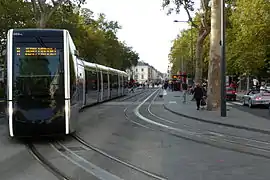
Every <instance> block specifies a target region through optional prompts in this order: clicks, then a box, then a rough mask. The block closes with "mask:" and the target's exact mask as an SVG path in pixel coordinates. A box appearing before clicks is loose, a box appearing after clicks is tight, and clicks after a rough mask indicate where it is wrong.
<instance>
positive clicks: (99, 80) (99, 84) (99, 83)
mask: <svg viewBox="0 0 270 180" xmlns="http://www.w3.org/2000/svg"><path fill="white" fill-rule="evenodd" d="M97 81H98V84H97V89H98V91H100V89H101V77H100V70H98V71H97Z"/></svg>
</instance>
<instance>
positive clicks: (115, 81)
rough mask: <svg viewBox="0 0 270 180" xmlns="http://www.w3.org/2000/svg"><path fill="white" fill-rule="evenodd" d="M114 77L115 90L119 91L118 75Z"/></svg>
mask: <svg viewBox="0 0 270 180" xmlns="http://www.w3.org/2000/svg"><path fill="white" fill-rule="evenodd" d="M113 77H114V88H115V89H118V83H119V82H118V75H117V74H114V75H113Z"/></svg>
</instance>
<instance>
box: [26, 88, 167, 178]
mask: <svg viewBox="0 0 270 180" xmlns="http://www.w3.org/2000/svg"><path fill="white" fill-rule="evenodd" d="M151 92H152V91H150V90H142V91H140V92H139V93H136V94H134V95H132V96H129V97H127V98H123V99H119V101H120V102H121V101H126V100H132V102H136V101H138V99H141V98H140V97H139V98H138V95H142V94H143V97H144V98H145V97H147V96H149V94H150V93H151ZM98 105H102V104H97V106H98ZM70 137H72V138H73V139H74V140H75V141H76V142H78V143H80V144H81V145H82V146H85V147H87V148H89V150H92V151H94V152H96V153H98V154H100V155H102V156H104V157H106V158H107V159H109V160H110V161H115V162H117V163H119V164H121V165H123V166H125V167H127V168H130V169H133V170H135V171H137V172H139V173H141V174H144V175H146V176H148V177H150V178H153V179H158V180H166V178H164V177H162V176H160V175H157V174H155V173H152V172H149V171H147V170H144V169H142V168H140V167H137V166H135V165H133V164H131V163H129V162H126V161H124V160H121V159H120V158H118V157H115V156H112V155H110V154H108V153H106V152H105V151H103V150H101V149H99V148H97V147H95V146H93V145H92V144H90V143H89V142H86V141H85V140H84V139H83V138H81V137H80V136H79V135H77V134H74V135H71V136H70ZM25 145H26V147H27V149H28V151H29V152H30V154H31V155H32V156H33V157H34V159H35V160H37V161H38V162H39V163H40V164H41V165H42V166H43V167H44V168H45V169H47V170H48V171H49V172H51V173H52V174H53V175H54V176H55V177H56V178H57V179H59V180H74V178H72V177H70V176H68V175H67V174H65V173H64V172H63V171H61V170H60V169H59V168H57V166H56V165H54V164H53V163H52V162H50V160H49V159H47V158H46V156H45V155H43V154H42V153H41V152H40V151H39V150H38V148H37V147H36V146H35V144H34V143H29V142H26V143H25ZM46 145H49V146H51V148H52V149H54V150H55V152H57V153H58V154H59V155H61V156H63V157H64V158H65V159H66V160H68V161H69V162H71V163H73V164H74V165H75V166H76V167H79V168H81V169H82V170H84V171H86V172H87V173H88V174H89V175H93V176H94V177H96V178H98V179H104V180H105V179H106V180H107V179H110V180H122V178H120V177H118V176H116V175H114V174H112V173H110V172H108V171H106V170H104V169H102V168H101V167H98V166H96V165H95V164H93V163H91V162H90V161H87V160H86V159H84V158H83V157H81V156H80V155H78V154H76V152H73V151H72V150H71V149H69V148H68V147H67V146H65V145H64V144H63V143H61V142H60V141H58V140H56V141H55V142H49V143H47V144H46Z"/></svg>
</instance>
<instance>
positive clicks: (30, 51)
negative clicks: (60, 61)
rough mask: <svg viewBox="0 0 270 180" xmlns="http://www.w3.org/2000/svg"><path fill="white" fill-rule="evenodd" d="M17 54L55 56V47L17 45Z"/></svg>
mask: <svg viewBox="0 0 270 180" xmlns="http://www.w3.org/2000/svg"><path fill="white" fill-rule="evenodd" d="M16 53H17V56H57V50H56V48H48V47H17V48H16Z"/></svg>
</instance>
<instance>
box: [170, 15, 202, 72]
mask: <svg viewBox="0 0 270 180" xmlns="http://www.w3.org/2000/svg"><path fill="white" fill-rule="evenodd" d="M173 22H176V23H177V22H184V23H188V22H190V21H178V20H174V21H173ZM195 22H197V21H195ZM190 32H191V43H190V45H191V62H192V64H193V75H194V74H195V70H194V69H195V63H194V57H193V32H192V24H190ZM182 61H183V59H182ZM182 68H183V67H182Z"/></svg>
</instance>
